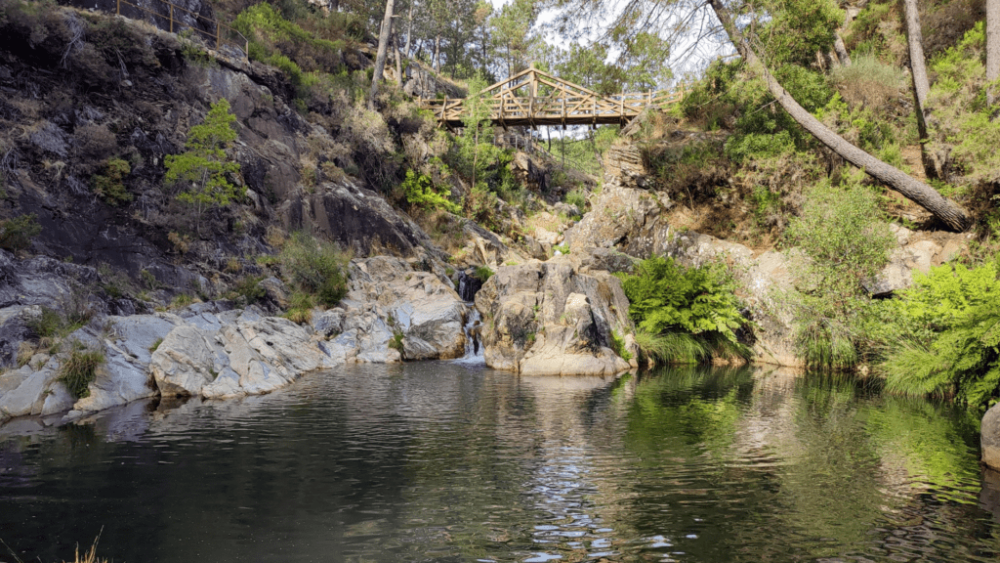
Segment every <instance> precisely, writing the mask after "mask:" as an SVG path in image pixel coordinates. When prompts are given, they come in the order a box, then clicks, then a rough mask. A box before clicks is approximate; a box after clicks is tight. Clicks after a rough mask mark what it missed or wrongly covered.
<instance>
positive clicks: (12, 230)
mask: <svg viewBox="0 0 1000 563" xmlns="http://www.w3.org/2000/svg"><path fill="white" fill-rule="evenodd" d="M40 232H42V226H41V225H39V224H38V220H37V218H36V217H35V214H34V213H31V214H28V215H21V216H19V217H14V218H13V219H7V220H6V221H0V248H3V249H4V250H10V251H18V250H27V249H28V247H30V246H31V239H33V238H35V237H36V236H38V233H40Z"/></svg>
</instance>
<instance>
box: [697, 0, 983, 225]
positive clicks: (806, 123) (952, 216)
mask: <svg viewBox="0 0 1000 563" xmlns="http://www.w3.org/2000/svg"><path fill="white" fill-rule="evenodd" d="M708 5H709V6H711V7H712V10H713V11H714V12H715V15H716V16H717V17H718V18H719V21H720V22H721V23H722V27H723V28H724V29H725V30H726V34H727V35H728V36H729V39H730V41H732V42H733V45H735V46H736V50H737V51H738V52H739V53H740V55H741V56H742V57H743V60H744V61H745V62H746V64H747V66H748V67H749V68H750V69H751V71H752V72H755V73H757V74H758V75H759V76H760V77H761V78H763V79H764V81H765V82H766V83H767V89H768V91H769V92H770V93H771V95H772V96H774V97H775V99H776V100H777V102H778V104H780V105H781V107H782V108H784V110H785V111H787V112H788V114H789V115H790V116H792V119H794V120H795V121H796V122H797V123H798V124H799V125H801V126H802V127H803V128H804V129H805V130H806V131H808V132H809V133H810V134H811V135H812V136H813V137H815V138H816V139H817V140H818V141H820V142H821V143H823V144H824V145H826V146H827V147H829V148H830V150H832V151H833V152H835V153H837V154H838V155H840V156H841V157H842V158H844V160H846V161H848V162H850V163H851V164H853V165H854V166H857V167H858V168H861V169H863V170H864V171H865V172H867V173H868V175H870V176H872V177H873V178H875V179H876V180H879V181H880V182H883V183H884V184H886V185H887V186H889V187H890V188H892V189H894V190H896V191H897V192H899V193H900V194H902V195H903V196H905V197H906V198H908V199H910V200H911V201H913V202H915V203H916V204H918V205H920V206H921V207H923V208H924V209H926V210H928V211H930V212H931V213H933V214H934V216H935V217H937V218H938V219H940V220H941V221H942V222H944V223H945V224H946V225H948V226H949V227H950V228H952V229H955V230H956V231H964V230H966V229H967V228H969V225H970V223H971V221H970V220H969V217H968V215H966V213H965V211H963V210H962V209H961V208H960V207H958V206H957V205H955V203H953V202H951V201H949V200H947V199H945V198H944V197H942V196H941V194H939V193H938V192H937V190H935V189H934V188H932V187H931V186H928V185H927V184H925V183H923V182H921V181H919V180H917V179H915V178H912V177H910V176H909V175H908V174H906V173H904V172H903V171H902V170H899V169H898V168H896V167H894V166H891V165H889V164H886V163H885V162H882V161H881V160H879V159H877V158H875V157H874V156H872V155H870V154H868V153H867V152H865V151H863V150H861V149H860V148H858V147H856V146H854V145H852V144H851V143H849V142H847V140H845V139H844V138H843V137H841V136H840V135H837V134H836V133H835V132H834V131H832V130H831V129H830V128H828V127H827V126H825V125H823V124H822V123H820V121H819V120H818V119H816V118H815V117H813V115H812V114H810V113H809V112H808V111H806V109H805V108H803V107H802V106H801V105H799V103H798V102H796V101H795V99H794V98H792V96H791V94H789V93H788V92H787V91H786V90H785V89H784V88H782V87H781V84H780V83H778V81H777V80H776V79H775V78H774V76H772V75H771V73H770V72H769V71H768V70H767V67H766V66H764V63H763V62H762V61H761V60H760V58H758V57H757V54H756V53H755V52H754V50H753V49H752V48H751V47H750V44H749V42H748V41H747V40H746V39H745V38H744V37H743V34H742V33H741V32H740V30H739V29H738V28H737V27H736V23H735V22H734V21H733V19H732V17H731V16H730V14H729V10H728V9H727V8H726V7H725V6H724V5H723V4H722V0H708Z"/></svg>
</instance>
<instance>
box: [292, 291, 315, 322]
mask: <svg viewBox="0 0 1000 563" xmlns="http://www.w3.org/2000/svg"><path fill="white" fill-rule="evenodd" d="M314 306H315V305H314V303H313V298H312V296H311V295H309V294H307V293H302V292H301V291H296V292H295V293H293V294H292V297H291V299H289V307H288V311H286V312H285V318H286V319H288V320H290V321H292V322H293V323H295V324H300V325H301V324H305V323H308V322H309V321H311V320H312V309H313V307H314Z"/></svg>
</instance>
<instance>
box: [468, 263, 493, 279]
mask: <svg viewBox="0 0 1000 563" xmlns="http://www.w3.org/2000/svg"><path fill="white" fill-rule="evenodd" d="M472 277H474V278H476V279H478V280H479V281H481V282H483V283H486V280H488V279H490V278H492V277H493V270H491V269H490V268H489V266H476V271H475V272H473V273H472Z"/></svg>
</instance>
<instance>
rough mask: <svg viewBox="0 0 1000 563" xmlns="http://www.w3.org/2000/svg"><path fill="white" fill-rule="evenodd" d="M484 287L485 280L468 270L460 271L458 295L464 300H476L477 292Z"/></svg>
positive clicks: (469, 301)
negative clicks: (467, 271) (470, 273)
mask: <svg viewBox="0 0 1000 563" xmlns="http://www.w3.org/2000/svg"><path fill="white" fill-rule="evenodd" d="M482 288H483V280H481V279H479V278H477V277H475V276H472V275H469V274H468V273H466V272H459V273H458V296H459V297H461V298H462V301H465V302H466V303H471V302H472V301H475V300H476V294H477V293H479V290H480V289H482Z"/></svg>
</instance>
